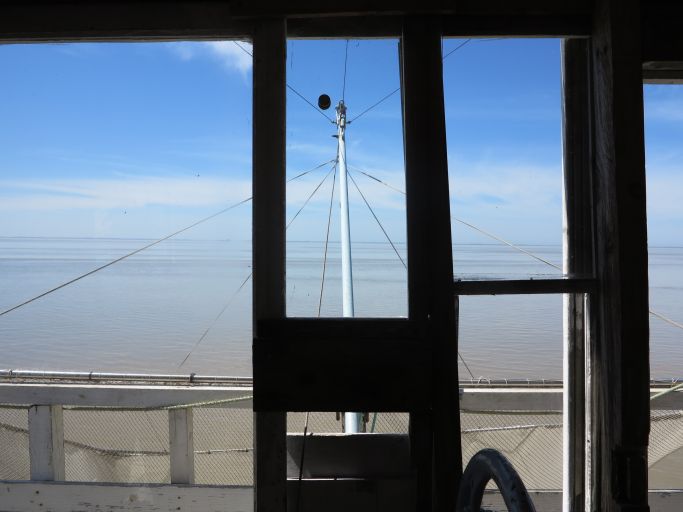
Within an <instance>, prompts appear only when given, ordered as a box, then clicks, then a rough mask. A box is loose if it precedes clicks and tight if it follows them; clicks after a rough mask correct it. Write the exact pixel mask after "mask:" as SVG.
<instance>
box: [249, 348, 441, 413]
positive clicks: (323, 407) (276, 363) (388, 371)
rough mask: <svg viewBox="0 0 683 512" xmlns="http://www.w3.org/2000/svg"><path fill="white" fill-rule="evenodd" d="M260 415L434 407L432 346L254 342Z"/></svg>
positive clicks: (255, 392)
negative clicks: (290, 412) (283, 412)
mask: <svg viewBox="0 0 683 512" xmlns="http://www.w3.org/2000/svg"><path fill="white" fill-rule="evenodd" d="M253 354H254V355H253V358H254V409H255V410H256V411H274V410H287V411H331V412H335V411H396V412H399V411H409V410H413V409H414V410H426V409H428V408H429V407H430V405H431V395H430V391H431V383H432V371H431V363H432V352H431V344H430V343H429V342H427V341H425V340H422V339H400V338H399V339H372V338H370V339H365V338H363V337H348V338H346V337H343V338H336V337H334V336H330V335H328V336H326V338H322V339H320V338H317V337H313V338H311V339H306V338H302V339H291V338H289V339H281V338H279V337H275V338H257V339H255V340H254V351H253Z"/></svg>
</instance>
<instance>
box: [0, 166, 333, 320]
mask: <svg viewBox="0 0 683 512" xmlns="http://www.w3.org/2000/svg"><path fill="white" fill-rule="evenodd" d="M333 161H336V160H335V159H332V160H328V161H327V162H325V163H322V164H320V165H318V166H316V167H314V168H313V169H309V170H308V171H305V172H302V173H300V174H298V175H297V176H294V177H293V178H290V179H288V180H287V183H289V182H290V181H294V180H296V179H299V178H301V177H303V176H305V175H307V174H309V173H311V172H313V171H315V170H317V169H320V168H321V167H324V166H325V165H327V164H329V163H330V162H333ZM328 174H329V173H328ZM251 199H252V198H251V197H247V198H246V199H242V200H241V201H238V202H237V203H235V204H232V205H230V206H228V207H226V208H223V209H222V210H219V211H217V212H215V213H213V214H211V215H209V216H207V217H204V218H203V219H200V220H198V221H196V222H194V223H192V224H190V225H189V226H186V227H184V228H182V229H179V230H178V231H175V232H173V233H171V234H170V235H166V236H165V237H163V238H159V239H158V240H155V241H154V242H151V243H149V244H147V245H145V246H144V247H140V248H139V249H135V250H134V251H131V252H129V253H128V254H124V255H123V256H121V257H119V258H116V259H115V260H112V261H110V262H108V263H105V264H104V265H101V266H99V267H97V268H95V269H93V270H90V271H88V272H86V273H85V274H81V275H80V276H78V277H75V278H73V279H70V280H69V281H66V282H65V283H62V284H60V285H58V286H55V287H54V288H51V289H49V290H47V291H45V292H43V293H41V294H39V295H36V296H35V297H32V298H30V299H28V300H26V301H24V302H22V303H20V304H17V305H16V306H12V307H10V308H8V309H5V310H4V311H1V312H0V316H4V315H6V314H7V313H11V312H12V311H14V310H16V309H19V308H21V307H23V306H26V305H28V304H30V303H32V302H34V301H36V300H38V299H41V298H43V297H45V296H47V295H50V294H51V293H54V292H56V291H58V290H61V289H62V288H65V287H67V286H69V285H71V284H73V283H75V282H77V281H80V280H81V279H84V278H86V277H88V276H91V275H93V274H95V273H96V272H99V271H100V270H104V269H105V268H107V267H111V266H112V265H114V264H116V263H119V262H121V261H123V260H125V259H127V258H130V257H131V256H135V255H136V254H138V253H141V252H142V251H145V250H147V249H150V248H151V247H154V246H155V245H157V244H160V243H161V242H164V241H166V240H168V239H170V238H173V237H175V236H177V235H179V234H181V233H184V232H185V231H188V230H189V229H192V228H194V227H196V226H199V225H200V224H203V223H204V222H207V221H209V220H211V219H213V218H215V217H218V216H219V215H222V214H224V213H226V212H229V211H230V210H233V209H234V208H237V207H238V206H241V205H243V204H244V203H248V202H249V201H251Z"/></svg>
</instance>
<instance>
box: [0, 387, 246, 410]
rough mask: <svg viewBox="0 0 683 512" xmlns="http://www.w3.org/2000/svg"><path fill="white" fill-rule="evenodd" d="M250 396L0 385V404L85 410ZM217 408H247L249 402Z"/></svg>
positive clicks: (220, 391)
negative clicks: (87, 408)
mask: <svg viewBox="0 0 683 512" xmlns="http://www.w3.org/2000/svg"><path fill="white" fill-rule="evenodd" d="M251 394H252V390H251V388H248V387H234V388H233V387H222V386H215V387H214V386H202V387H190V386H126V385H89V384H85V385H84V384H0V404H17V405H76V406H86V407H169V406H173V405H187V404H196V403H203V402H212V401H217V400H232V399H237V398H240V397H244V396H250V395H251ZM220 406H221V407H234V408H238V409H244V408H249V407H250V406H251V401H241V400H240V401H234V402H228V403H224V404H220Z"/></svg>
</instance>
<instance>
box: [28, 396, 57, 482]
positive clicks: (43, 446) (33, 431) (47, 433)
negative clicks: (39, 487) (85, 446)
mask: <svg viewBox="0 0 683 512" xmlns="http://www.w3.org/2000/svg"><path fill="white" fill-rule="evenodd" d="M28 437H29V458H30V466H31V480H64V421H63V416H62V406H61V405H33V406H31V407H30V408H29V410H28Z"/></svg>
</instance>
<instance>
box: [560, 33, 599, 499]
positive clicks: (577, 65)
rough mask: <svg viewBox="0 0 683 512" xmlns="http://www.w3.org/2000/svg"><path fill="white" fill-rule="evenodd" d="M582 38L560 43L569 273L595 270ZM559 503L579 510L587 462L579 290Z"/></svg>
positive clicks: (566, 377) (570, 327)
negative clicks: (561, 498)
mask: <svg viewBox="0 0 683 512" xmlns="http://www.w3.org/2000/svg"><path fill="white" fill-rule="evenodd" d="M588 46H589V45H588V40H586V39H566V40H564V41H563V42H562V113H563V116H562V135H563V164H564V165H563V166H564V196H563V215H562V220H563V231H564V233H563V265H562V267H563V268H562V270H563V272H564V273H565V274H570V275H592V274H593V229H592V215H591V212H592V195H591V178H590V172H591V167H590V127H591V126H590V113H591V109H590V82H589V69H588V68H589V60H588V55H589V49H588ZM563 301H564V304H563V305H564V318H563V324H564V325H563V327H564V351H563V381H564V393H563V485H562V489H563V506H562V509H563V511H564V512H582V511H583V507H584V467H585V434H586V433H585V404H584V398H585V371H584V370H585V346H586V334H587V332H586V329H585V325H586V314H585V309H584V306H585V297H584V295H583V294H571V295H564V297H563Z"/></svg>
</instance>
